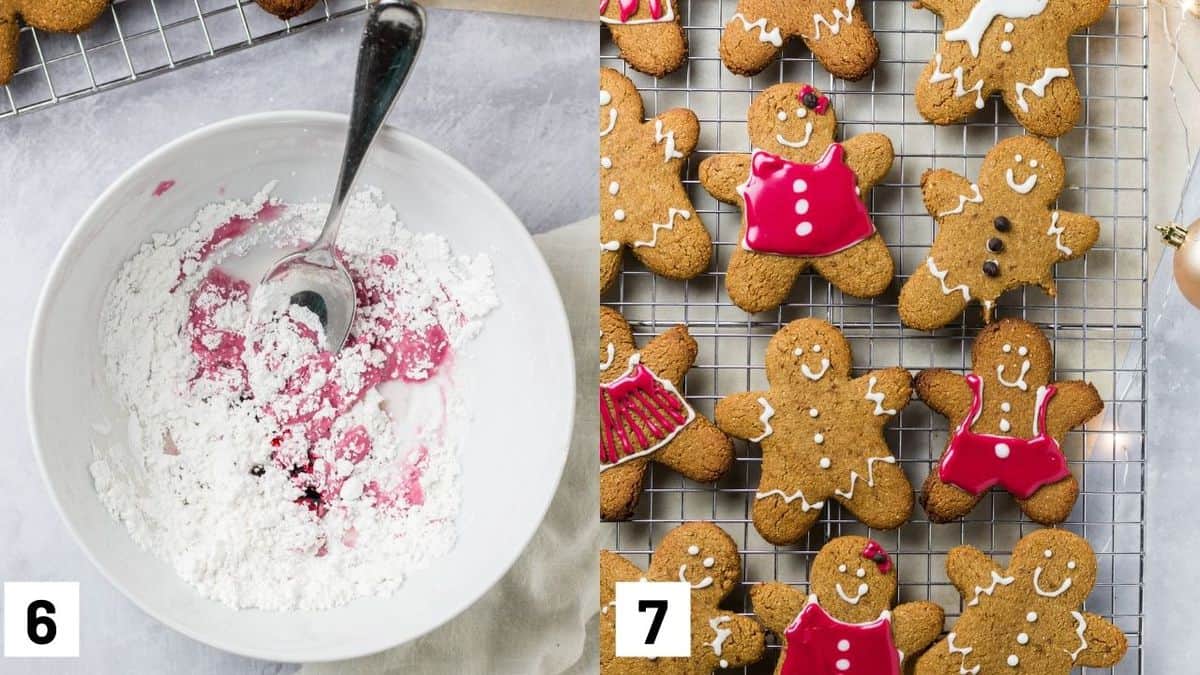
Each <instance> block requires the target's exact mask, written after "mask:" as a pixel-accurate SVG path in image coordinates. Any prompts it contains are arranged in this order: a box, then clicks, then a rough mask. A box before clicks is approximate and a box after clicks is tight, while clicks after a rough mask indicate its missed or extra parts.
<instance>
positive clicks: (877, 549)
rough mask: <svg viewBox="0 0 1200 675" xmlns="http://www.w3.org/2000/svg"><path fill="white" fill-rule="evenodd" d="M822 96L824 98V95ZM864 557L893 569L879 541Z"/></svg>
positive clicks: (865, 550) (883, 570) (884, 571)
mask: <svg viewBox="0 0 1200 675" xmlns="http://www.w3.org/2000/svg"><path fill="white" fill-rule="evenodd" d="M821 98H824V97H823V96H822V97H821ZM862 557H864V558H866V559H867V560H870V561H871V562H873V563H875V564H876V565H878V566H879V573H880V574H887V573H888V572H891V571H892V559H891V557H889V556H888V554H887V551H885V550H883V547H882V546H880V545H879V544H878V543H877V542H874V541H869V542H867V545H866V547H865V548H863V551H862Z"/></svg>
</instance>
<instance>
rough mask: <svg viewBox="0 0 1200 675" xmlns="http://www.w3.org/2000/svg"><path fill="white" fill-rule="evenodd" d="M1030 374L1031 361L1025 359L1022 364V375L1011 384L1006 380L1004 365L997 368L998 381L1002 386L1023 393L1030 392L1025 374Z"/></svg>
mask: <svg viewBox="0 0 1200 675" xmlns="http://www.w3.org/2000/svg"><path fill="white" fill-rule="evenodd" d="M1028 372H1029V359H1025V360H1024V361H1022V362H1021V374H1020V375H1018V376H1017V379H1015V380H1012V381H1011V382H1010V381H1009V380H1006V379H1004V366H1003V365H998V366H996V379H997V380H999V381H1000V384H1002V385H1004V386H1006V387H1008V388H1010V389H1020V390H1021V391H1028V390H1029V385H1028V384H1026V383H1025V374H1026V373H1028Z"/></svg>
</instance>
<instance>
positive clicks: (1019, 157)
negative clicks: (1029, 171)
mask: <svg viewBox="0 0 1200 675" xmlns="http://www.w3.org/2000/svg"><path fill="white" fill-rule="evenodd" d="M1013 161H1014V162H1016V163H1017V164H1020V163H1021V162H1023V161H1025V158H1024V157H1022V156H1020V155H1017V156H1016V157H1013Z"/></svg>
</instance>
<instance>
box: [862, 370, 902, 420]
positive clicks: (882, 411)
mask: <svg viewBox="0 0 1200 675" xmlns="http://www.w3.org/2000/svg"><path fill="white" fill-rule="evenodd" d="M877 382H879V380H878V378H876V377H875V376H874V375H872V376H871V379H869V380H867V395H866V397H865V398H866V399H867V400H868V401H874V402H875V414H876V415H879V416H883V415H895V414H896V410H895V408H884V407H883V400H884V398H886V395H885V394H884V393H883V392H882V391H875V383H877Z"/></svg>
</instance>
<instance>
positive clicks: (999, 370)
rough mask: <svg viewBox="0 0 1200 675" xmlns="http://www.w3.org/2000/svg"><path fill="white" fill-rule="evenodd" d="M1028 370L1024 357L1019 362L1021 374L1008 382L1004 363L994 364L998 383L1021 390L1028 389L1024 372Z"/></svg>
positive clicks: (1026, 360)
mask: <svg viewBox="0 0 1200 675" xmlns="http://www.w3.org/2000/svg"><path fill="white" fill-rule="evenodd" d="M1028 372H1029V359H1025V360H1024V361H1022V362H1021V374H1020V375H1018V376H1017V379H1015V380H1013V381H1011V382H1010V381H1008V380H1006V379H1004V364H999V365H997V366H996V379H997V380H1000V384H1002V385H1004V386H1006V387H1008V388H1010V389H1020V390H1021V391H1029V385H1028V384H1027V383H1026V382H1025V374H1026V373H1028ZM1034 417H1037V415H1036V414H1035V415H1034ZM1035 424H1036V422H1035ZM1036 435H1037V433H1036V432H1035V433H1034V436H1036Z"/></svg>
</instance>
